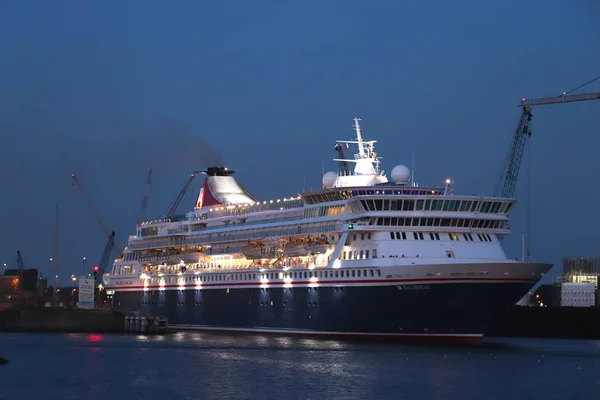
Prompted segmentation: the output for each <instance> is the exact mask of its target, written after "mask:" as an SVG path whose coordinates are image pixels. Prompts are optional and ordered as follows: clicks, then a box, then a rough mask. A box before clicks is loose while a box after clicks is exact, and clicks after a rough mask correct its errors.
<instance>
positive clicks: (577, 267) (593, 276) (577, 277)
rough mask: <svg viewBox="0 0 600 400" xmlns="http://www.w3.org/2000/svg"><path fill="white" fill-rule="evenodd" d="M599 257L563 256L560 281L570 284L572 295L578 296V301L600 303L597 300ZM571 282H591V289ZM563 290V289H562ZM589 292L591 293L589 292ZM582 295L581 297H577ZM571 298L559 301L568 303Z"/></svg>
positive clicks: (599, 272)
mask: <svg viewBox="0 0 600 400" xmlns="http://www.w3.org/2000/svg"><path fill="white" fill-rule="evenodd" d="M599 267H600V257H570V258H568V257H565V258H563V273H562V279H561V280H562V282H563V283H564V284H568V285H565V288H563V289H566V286H571V289H569V290H571V291H572V292H573V295H572V296H575V297H577V298H578V301H579V300H581V301H583V303H585V304H589V303H590V302H593V303H594V304H595V305H600V302H599V301H598V293H599V291H598V277H599V276H600V268H599ZM573 284H593V285H594V286H593V289H586V288H585V285H584V286H581V287H580V286H578V285H573ZM582 290H583V291H584V292H585V293H583V292H582V293H579V291H582ZM563 292H564V290H563ZM576 292H577V293H576ZM590 292H591V293H590ZM572 296H571V297H572ZM582 296H583V297H582ZM590 296H593V300H592V299H590ZM579 297H582V299H579ZM570 301H571V300H569V301H567V299H564V301H561V304H562V303H565V302H566V303H565V305H566V304H567V303H569V302H570Z"/></svg>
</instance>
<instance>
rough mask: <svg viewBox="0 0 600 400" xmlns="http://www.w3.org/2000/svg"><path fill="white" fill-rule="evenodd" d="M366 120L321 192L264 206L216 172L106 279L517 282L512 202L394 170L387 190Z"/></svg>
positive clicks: (155, 224) (145, 227)
mask: <svg viewBox="0 0 600 400" xmlns="http://www.w3.org/2000/svg"><path fill="white" fill-rule="evenodd" d="M359 121H360V120H359V119H358V118H355V119H354V123H355V126H354V128H355V131H356V136H357V137H356V139H355V140H350V141H338V142H337V143H338V144H340V145H343V146H346V147H349V145H350V144H352V145H356V147H357V148H358V152H357V153H356V154H355V155H354V158H353V159H343V160H342V159H339V158H338V159H336V161H343V162H349V163H352V164H353V165H354V169H353V171H352V172H351V173H348V172H347V171H346V172H345V171H338V172H327V173H326V174H325V175H324V176H323V185H324V188H323V189H321V190H316V191H312V192H307V193H302V194H301V195H297V196H293V197H290V198H284V199H277V200H269V201H259V200H256V199H255V198H254V197H253V196H252V195H251V194H250V193H248V192H247V191H246V190H245V189H244V188H243V187H242V186H241V185H239V184H238V183H237V182H236V181H235V179H234V178H233V177H232V176H231V174H232V173H233V172H232V171H229V170H227V168H222V167H218V168H209V170H208V171H206V173H207V178H206V181H205V182H204V184H203V185H202V188H201V190H200V193H199V196H198V201H197V204H196V207H195V208H194V210H192V211H190V212H188V213H187V214H186V215H185V216H179V217H171V218H163V219H157V220H153V221H146V222H143V223H140V224H139V225H138V226H137V230H136V233H135V235H132V236H130V238H129V242H128V245H127V247H126V249H125V251H124V254H123V257H122V258H120V259H118V260H115V263H114V265H113V269H112V272H111V273H110V274H105V276H104V281H105V283H106V285H107V287H108V288H110V287H123V285H124V284H125V283H126V284H125V286H132V287H136V288H139V287H141V286H143V287H154V286H156V287H165V286H167V287H168V286H169V283H171V284H173V286H174V287H175V286H177V285H178V284H181V283H190V282H198V281H199V282H202V281H203V280H204V279H208V280H210V279H215V278H212V277H208V278H199V277H197V276H196V275H199V274H200V275H202V274H203V273H206V274H218V275H219V276H218V277H217V278H216V279H217V280H220V279H226V280H229V279H234V278H232V275H231V274H230V273H231V272H242V271H243V272H248V271H256V272H258V275H257V274H252V276H255V277H256V278H253V279H263V278H264V277H265V276H266V274H264V272H265V271H268V270H274V271H275V270H277V271H284V270H286V269H289V268H307V269H314V268H335V269H339V268H345V267H349V268H352V267H357V266H360V267H361V268H363V267H368V268H383V267H390V268H391V267H393V268H394V271H395V272H394V274H395V276H401V275H411V276H413V277H414V276H417V275H418V276H421V275H423V277H424V278H425V277H427V276H429V277H431V276H432V274H433V275H435V276H467V274H471V275H470V276H472V275H473V274H475V272H474V271H475V270H476V271H477V272H476V274H478V275H480V274H482V275H483V276H487V275H488V274H489V273H490V272H489V271H487V269H486V267H485V265H486V264H488V263H492V264H498V263H506V265H507V269H506V271H502V272H498V273H499V274H500V275H501V276H503V277H506V276H508V275H509V274H511V273H513V272H512V271H509V269H511V268H512V267H510V266H509V264H512V263H515V262H516V261H515V260H509V259H507V258H506V255H505V253H504V250H503V248H502V246H501V243H500V242H499V240H498V237H499V236H500V235H506V234H509V233H510V230H509V228H508V224H507V221H508V216H509V213H510V211H511V209H512V208H513V206H514V204H515V200H513V199H503V198H489V197H479V196H459V195H455V194H454V193H453V192H452V190H451V189H450V186H449V185H450V181H446V185H445V187H441V188H439V187H437V188H436V187H419V186H417V185H416V184H415V183H414V182H410V176H411V171H410V169H409V168H407V167H406V166H403V165H399V166H396V167H394V168H393V169H392V172H391V178H392V182H389V181H388V179H387V178H386V176H385V174H384V173H383V171H381V170H380V160H379V157H378V156H377V154H376V153H375V149H374V144H375V143H376V141H374V140H371V141H368V140H364V138H363V134H362V131H361V128H360V125H359ZM444 265H446V266H447V265H454V267H452V268H447V269H445V270H444V272H443V273H441V272H439V271H437V272H432V271H433V270H430V271H428V270H429V269H430V268H423V269H420V270H418V269H417V270H413V269H412V268H411V269H410V271H412V272H406V271H409V269H404V270H403V269H399V270H396V268H398V267H403V266H404V267H407V266H411V267H416V266H432V267H433V266H444ZM475 265H477V267H475ZM434 269H435V268H434ZM398 271H399V272H398ZM414 271H421V272H422V274H421V272H419V273H415V272H414ZM379 273H380V274H381V271H379ZM238 275H239V274H235V277H236V278H235V279H241V278H240V276H238ZM245 275H246V279H247V278H248V274H245ZM276 276H278V274H276ZM281 276H287V274H282V275H281ZM261 277H262V278H261ZM118 278H122V279H118ZM530 278H531V277H530ZM282 279H283V278H282Z"/></svg>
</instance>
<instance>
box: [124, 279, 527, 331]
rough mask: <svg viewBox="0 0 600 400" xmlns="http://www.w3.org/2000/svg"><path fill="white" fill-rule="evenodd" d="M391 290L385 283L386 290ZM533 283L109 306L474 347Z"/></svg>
mask: <svg viewBox="0 0 600 400" xmlns="http://www.w3.org/2000/svg"><path fill="white" fill-rule="evenodd" d="M390 283H392V282H390ZM535 283H536V280H531V279H530V280H527V279H514V280H508V279H506V280H498V279H496V280H494V279H472V280H436V281H431V282H429V281H427V280H423V281H421V282H412V281H408V282H403V281H402V280H399V281H396V282H393V284H387V285H381V284H379V285H365V284H357V285H352V284H350V282H348V284H346V285H343V286H339V285H335V286H333V285H332V286H324V285H323V286H319V287H307V286H304V287H293V288H286V287H269V288H264V287H258V286H257V287H243V288H235V287H231V288H210V289H201V288H186V289H181V290H145V291H144V290H142V291H122V292H119V291H117V292H116V293H115V295H114V297H113V306H114V307H115V308H117V309H122V310H137V311H140V312H141V313H142V314H147V315H163V316H166V317H167V318H168V319H169V325H171V326H174V327H177V328H180V329H207V330H230V331H251V332H273V333H290V334H310V335H325V336H357V337H385V338H397V339H424V340H436V341H440V340H444V341H445V340H452V341H469V342H473V341H479V340H481V337H482V336H483V334H484V333H485V330H486V329H487V328H489V327H490V326H491V325H492V324H493V323H494V322H495V321H496V320H497V319H498V318H500V317H501V316H502V315H504V314H505V313H506V312H507V311H508V310H509V309H510V307H512V306H513V305H514V304H515V303H516V302H517V301H518V300H519V299H520V298H521V297H522V296H523V295H525V294H526V293H527V291H528V290H529V289H530V288H531V287H532V286H533V285H535Z"/></svg>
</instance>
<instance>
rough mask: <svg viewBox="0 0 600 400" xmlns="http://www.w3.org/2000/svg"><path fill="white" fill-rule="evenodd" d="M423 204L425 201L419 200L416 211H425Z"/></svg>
mask: <svg viewBox="0 0 600 400" xmlns="http://www.w3.org/2000/svg"><path fill="white" fill-rule="evenodd" d="M423 204H424V200H417V205H416V206H415V210H416V211H421V210H423Z"/></svg>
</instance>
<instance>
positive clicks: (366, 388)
mask: <svg viewBox="0 0 600 400" xmlns="http://www.w3.org/2000/svg"><path fill="white" fill-rule="evenodd" d="M0 356H3V357H5V358H6V359H8V360H9V361H10V362H9V363H8V364H5V365H0V377H1V378H0V382H1V383H0V390H1V392H2V395H1V398H2V399H17V398H23V399H25V398H44V399H47V400H49V399H82V398H85V399H86V400H93V399H106V398H116V399H137V398H146V399H161V398H164V399H169V400H176V399H261V400H267V399H420V400H421V399H423V400H424V399H457V400H467V399H486V400H496V399H498V400H500V399H502V400H505V399H528V400H533V399H545V400H548V399H561V400H567V399H586V400H587V399H594V398H600V372H599V371H600V341H575V340H552V339H486V340H485V341H484V343H483V344H482V345H478V346H448V345H444V346H441V345H408V344H399V343H389V342H372V341H371V342H354V341H347V340H324V339H311V338H292V337H287V336H271V335H248V334H223V333H177V334H170V335H162V336H155V335H154V336H144V335H137V334H110V335H98V334H23V333H0Z"/></svg>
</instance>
